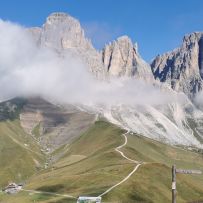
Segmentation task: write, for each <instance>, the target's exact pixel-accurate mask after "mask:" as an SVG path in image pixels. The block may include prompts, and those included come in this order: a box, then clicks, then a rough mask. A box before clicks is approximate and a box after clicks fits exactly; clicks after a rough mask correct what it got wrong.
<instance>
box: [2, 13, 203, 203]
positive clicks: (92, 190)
mask: <svg viewBox="0 0 203 203" xmlns="http://www.w3.org/2000/svg"><path fill="white" fill-rule="evenodd" d="M0 26H1V21H0ZM12 31H13V30H12ZM23 31H24V30H23ZM20 33H21V32H20ZM26 34H28V36H29V37H30V38H31V40H32V42H33V44H34V45H35V46H34V47H35V48H37V50H42V52H41V51H40V52H39V53H40V54H41V55H43V51H45V53H46V54H47V53H48V52H47V50H48V51H50V52H51V53H52V54H50V55H49V54H47V55H46V54H45V55H46V58H47V57H48V60H50V63H42V65H41V64H40V63H36V64H35V63H34V65H33V67H34V70H35V69H37V68H38V65H39V64H40V65H41V66H42V69H44V68H45V71H42V72H41V71H40V70H41V69H40V68H39V69H37V71H36V72H35V71H33V69H29V63H32V62H33V61H32V57H33V58H35V56H31V57H28V58H26V59H25V61H24V60H23V65H22V64H21V63H20V65H19V64H18V61H20V58H19V57H18V56H20V57H22V56H26V55H23V54H22V55H21V54H20V55H17V57H15V64H14V65H16V64H17V65H16V66H15V68H16V69H14V70H15V73H17V76H19V75H20V74H19V73H22V72H23V73H24V75H25V78H26V83H25V84H26V88H27V89H26V90H27V91H28V90H29V87H28V86H29V84H30V83H31V84H32V83H33V81H34V82H36V81H37V82H38V83H39V86H38V85H37V88H36V89H37V90H35V91H36V92H37V93H40V91H38V89H40V88H41V89H43V91H42V92H43V94H41V95H40V94H39V95H38V94H36V92H35V91H31V93H30V92H29V91H28V92H29V94H26V93H27V92H26V93H25V94H24V95H23V96H22V95H21V94H19V97H17V98H16V97H15V98H11V99H9V100H7V101H3V102H0V177H1V178H0V187H2V188H3V187H5V186H6V184H7V183H8V182H9V181H12V182H13V181H15V182H16V183H21V182H23V184H24V185H23V190H21V191H20V192H19V193H17V194H15V195H7V194H5V193H3V192H1V191H0V202H4V203H5V202H6V203H13V202H15V203H22V202H24V203H30V202H41V203H54V202H55V203H63V202H70V203H73V202H76V199H77V197H78V196H79V195H80V196H81V195H84V196H99V195H100V196H101V194H105V195H104V196H102V202H121V201H123V202H129V203H130V202H133V203H135V202H139V203H141V202H146V203H155V202H160V203H161V202H164V203H169V202H171V166H172V165H173V164H176V166H177V167H180V168H188V169H191V168H194V167H195V169H199V170H203V163H202V154H203V127H202V126H203V109H202V105H201V102H202V101H201V95H202V93H201V92H202V87H203V85H202V84H203V82H202V79H203V72H202V71H203V37H202V36H203V33H200V32H194V33H192V34H189V35H186V36H185V37H184V38H183V43H182V45H181V47H180V48H177V49H175V50H173V51H171V52H167V53H165V54H163V55H159V56H157V57H155V58H154V59H153V60H152V61H151V63H150V64H149V63H147V62H146V61H144V60H143V58H142V57H141V56H140V54H139V52H138V45H137V43H133V42H132V40H131V39H130V38H129V37H128V36H121V37H119V38H117V39H116V40H114V41H113V42H110V43H108V44H106V45H105V46H104V48H103V49H102V50H96V49H95V48H94V46H93V45H92V43H91V40H89V39H88V38H87V37H86V36H85V31H84V30H83V28H82V27H81V25H80V22H79V21H78V20H77V19H75V18H73V17H72V16H70V15H69V14H66V13H59V12H57V13H52V14H51V15H50V16H48V17H47V19H46V21H45V23H44V24H43V25H42V27H33V28H26ZM24 37H25V36H24ZM18 39H21V38H18ZM22 40H24V39H22ZM26 40H27V39H26ZM14 41H15V38H14ZM12 43H13V41H12ZM18 45H20V44H18ZM14 47H15V46H14ZM30 47H32V46H28V49H26V51H30V52H31V48H30ZM6 50H7V49H6ZM17 50H19V52H20V49H19V47H17ZM12 51H13V50H12ZM26 51H25V52H26ZM31 53H32V52H31ZM37 53H38V52H37ZM53 53H54V54H53ZM12 54H13V53H12ZM29 54H30V53H29ZM40 54H38V55H40ZM30 55H32V54H30ZM38 55H37V57H36V58H37V60H38V59H39V60H41V57H39V56H38ZM41 55H40V56H41ZM14 56H15V54H14ZM55 56H57V60H56V63H54V66H56V67H55V68H56V69H53V67H52V66H53V65H52V64H51V62H53V61H54V60H52V59H51V58H49V57H55ZM67 56H68V57H67ZM38 57H39V58H38ZM10 58H11V57H10V55H9V59H10ZM42 58H43V56H42ZM71 59H75V60H76V61H79V62H80V63H76V65H75V66H73V67H74V68H75V69H77V68H78V70H77V71H75V72H76V74H78V75H79V76H78V77H76V78H75V77H74V75H72V74H71V71H73V68H72V67H71V66H72V65H71V64H72V63H74V60H71ZM64 60H65V61H66V63H63V65H64V64H65V68H66V69H67V71H64V72H63V70H64V69H63V68H62V69H60V64H59V63H60V62H59V61H64ZM34 62H35V61H34ZM54 62H55V61H54ZM6 63H7V61H6V60H5V61H4V65H5V64H6ZM11 64H12V63H11ZM44 64H45V65H46V66H47V67H45V65H44ZM81 64H82V66H80V65H81ZM21 65H22V67H23V68H22V70H21V69H20V70H18V68H21ZM49 65H50V66H49ZM57 65H58V66H57ZM66 66H67V67H66ZM79 66H80V67H79ZM81 68H83V69H85V70H84V71H83V70H82V69H81ZM27 69H28V72H29V71H30V72H31V74H25V72H26V70H27ZM3 70H4V69H3ZM11 70H13V69H11ZM49 70H50V72H49ZM53 70H54V71H53ZM52 71H53V72H54V74H56V77H57V76H58V75H57V74H58V71H61V72H62V74H64V75H63V76H64V77H62V79H61V77H59V78H60V79H61V80H63V79H64V78H65V82H66V80H71V83H70V84H71V85H72V86H71V87H70V88H72V89H73V90H72V91H67V89H66V88H64V86H63V85H60V84H59V83H60V82H61V83H64V81H60V80H57V79H56V81H55V75H53V76H51V75H52V73H51V72H52ZM80 71H81V72H80ZM2 73H4V74H5V73H6V71H5V70H4V72H2ZM42 73H43V74H42ZM86 73H88V76H89V75H90V76H91V77H90V78H91V80H92V81H93V82H92V81H91V82H89V84H88V85H85V82H87V81H86V80H84V81H85V82H83V83H80V81H79V80H82V81H83V77H86V75H85V74H86ZM68 74H70V76H68ZM14 75H15V74H14ZM38 75H40V80H32V77H33V78H34V77H37V76H38ZM12 76H13V75H12ZM27 76H29V77H28V78H27ZM6 77H8V78H9V74H8V75H6ZM49 77H50V78H51V79H50V80H49V81H51V84H52V85H51V88H50V86H49V85H48V86H47V87H46V88H44V87H43V85H44V86H46V82H47V80H46V78H49ZM13 78H14V79H13V81H12V82H13V84H16V83H15V77H13ZM19 78H20V79H22V77H19ZM19 78H18V80H17V81H18V85H19V83H20V82H22V81H19ZM41 78H42V80H41ZM88 79H89V77H88ZM4 80H5V81H7V80H6V79H5V78H4ZM9 82H10V80H9ZM3 84H6V85H7V83H3ZM20 84H21V83H20ZM22 84H23V82H22ZM64 84H66V85H67V84H69V83H64ZM18 85H17V86H18ZM57 85H58V86H59V87H58V88H56V89H55V86H57ZM78 86H79V87H78ZM83 86H84V87H83ZM92 86H95V87H94V88H92ZM20 87H23V85H22V86H20ZM35 87H36V86H35V85H33V84H32V85H31V89H32V88H34V89H35ZM63 88H64V90H65V91H62V93H63V94H66V95H62V96H59V99H56V100H54V98H55V97H53V95H55V94H56V95H59V94H57V91H60V89H63ZM85 88H89V89H90V91H86V90H85ZM78 89H79V90H78ZM95 89H96V93H95ZM17 90H18V89H17ZM44 90H46V91H45V92H46V94H44ZM56 90H57V91H56ZM66 91H67V92H66ZM33 92H34V93H33ZM50 92H53V93H52V94H49V93H50ZM17 93H18V91H17ZM71 94H72V95H74V94H76V95H77V94H82V95H83V96H82V97H79V99H77V100H76V101H77V102H73V100H71V99H70V100H68V99H67V100H63V97H66V98H71V97H72V95H71ZM8 95H9V94H8ZM17 95H18V94H17ZM43 96H44V97H43ZM56 97H57V96H56ZM60 98H61V99H62V101H60ZM66 101H67V102H66ZM202 182H203V177H202V176H195V175H194V176H193V175H183V174H177V188H178V195H177V201H178V202H181V203H185V202H202V197H203V187H202ZM109 189H110V190H109ZM106 191H107V192H106ZM108 191H109V192H108Z"/></svg>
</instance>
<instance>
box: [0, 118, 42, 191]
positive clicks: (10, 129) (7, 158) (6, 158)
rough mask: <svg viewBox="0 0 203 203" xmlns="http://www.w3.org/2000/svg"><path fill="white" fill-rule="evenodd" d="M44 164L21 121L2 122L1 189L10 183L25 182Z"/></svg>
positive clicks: (0, 133) (38, 150)
mask: <svg viewBox="0 0 203 203" xmlns="http://www.w3.org/2000/svg"><path fill="white" fill-rule="evenodd" d="M42 162H43V155H42V154H41V152H40V149H39V148H38V146H37V144H35V142H34V141H33V139H32V138H31V137H30V136H28V135H26V134H25V132H24V131H23V129H22V128H21V127H20V124H19V120H13V121H8V120H7V121H2V122H0V177H1V178H0V187H3V186H5V185H6V184H8V182H10V181H16V182H21V181H24V180H25V179H26V178H27V177H29V176H30V175H32V174H33V173H34V172H35V171H36V170H37V167H40V164H41V163H42Z"/></svg>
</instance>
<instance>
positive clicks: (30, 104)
mask: <svg viewBox="0 0 203 203" xmlns="http://www.w3.org/2000/svg"><path fill="white" fill-rule="evenodd" d="M94 121H95V115H93V114H89V113H86V112H83V111H80V110H78V109H77V108H76V107H74V106H72V105H66V106H65V107H60V106H57V105H54V104H52V103H49V102H47V101H45V100H43V99H41V98H29V99H26V104H25V105H24V106H23V109H22V111H21V113H20V124H21V126H22V128H23V129H24V130H25V132H27V133H28V134H30V135H32V136H33V137H34V138H36V139H37V140H38V142H39V144H40V146H42V147H43V148H49V150H50V151H52V150H54V149H56V148H58V147H60V146H62V145H64V144H68V143H70V142H71V141H72V140H73V139H75V138H76V137H77V136H79V135H80V134H81V133H83V132H84V131H85V130H87V129H88V128H89V126H90V125H91V124H92V123H93V122H94ZM37 126H38V130H37V131H38V132H37V134H36V132H35V128H36V127H37Z"/></svg>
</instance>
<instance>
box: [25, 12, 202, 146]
mask: <svg viewBox="0 0 203 203" xmlns="http://www.w3.org/2000/svg"><path fill="white" fill-rule="evenodd" d="M28 32H29V33H31V35H32V37H33V39H34V40H35V43H36V44H37V45H38V46H39V47H48V48H50V49H52V50H55V51H56V52H57V53H58V54H59V55H66V54H72V55H73V56H74V57H78V58H79V59H81V60H82V61H83V62H84V63H85V64H86V66H87V67H88V71H89V72H91V73H92V74H93V75H94V76H95V77H96V78H97V79H98V80H111V79H112V78H117V79H120V80H122V79H125V80H126V79H132V80H136V81H137V80H138V81H142V82H144V83H147V84H150V85H152V86H156V87H158V88H160V89H161V91H164V92H170V94H171V95H173V96H174V95H175V96H177V95H178V97H181V98H182V99H181V102H179V101H176V100H174V101H171V102H170V103H169V104H158V105H148V104H144V103H143V105H140V106H141V107H140V106H137V105H136V104H135V105H126V104H118V105H112V106H111V108H109V107H108V108H106V107H102V108H100V106H99V107H98V106H97V105H95V106H93V107H92V106H91V107H90V106H83V107H84V109H85V111H89V110H90V109H91V110H92V109H94V110H93V111H95V113H96V114H97V113H99V114H102V115H103V116H104V117H106V118H107V119H108V120H110V121H111V122H113V123H115V124H117V125H119V126H122V127H123V128H125V129H129V130H131V131H133V132H137V133H139V134H142V135H144V136H147V137H149V138H153V139H156V140H161V141H164V142H167V143H171V144H178V145H187V146H196V147H200V148H202V139H203V134H202V132H203V131H202V130H203V128H202V127H201V125H202V121H201V120H202V118H203V112H202V111H201V108H199V106H197V104H196V103H195V98H196V95H198V94H199V92H201V90H202V84H203V83H202V70H203V65H202V64H203V38H202V36H203V33H200V32H195V33H192V34H189V35H186V36H184V38H183V43H182V45H181V47H180V48H177V49H175V50H173V51H171V52H167V53H165V54H163V55H159V56H157V57H155V58H154V59H153V60H152V62H151V64H149V63H147V62H146V61H144V60H143V59H142V57H141V56H140V54H139V52H138V45H137V43H135V44H133V42H132V40H131V39H130V38H129V37H128V36H121V37H119V38H118V39H116V40H115V41H113V42H110V43H109V44H107V45H105V47H104V48H103V49H102V50H101V51H98V50H96V49H95V48H94V47H93V45H92V43H91V41H90V40H89V39H87V38H86V36H85V32H84V30H83V29H82V27H81V25H80V22H79V21H78V20H77V19H75V18H73V17H71V16H70V15H68V14H66V13H52V14H51V15H50V16H48V17H47V19H46V22H45V23H44V24H43V26H42V27H34V28H29V29H28ZM67 68H68V67H67Z"/></svg>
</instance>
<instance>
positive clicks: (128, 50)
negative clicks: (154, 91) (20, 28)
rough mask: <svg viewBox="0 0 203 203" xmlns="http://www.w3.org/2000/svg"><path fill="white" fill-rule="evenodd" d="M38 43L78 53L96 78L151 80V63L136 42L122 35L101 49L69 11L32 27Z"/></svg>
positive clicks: (64, 52) (60, 51) (62, 51)
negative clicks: (87, 35)
mask: <svg viewBox="0 0 203 203" xmlns="http://www.w3.org/2000/svg"><path fill="white" fill-rule="evenodd" d="M29 32H30V33H31V34H32V36H33V39H34V40H35V42H36V43H37V44H38V45H39V46H42V47H48V48H51V49H54V50H56V51H57V52H58V53H62V54H66V52H69V53H71V54H75V56H77V57H78V58H80V59H83V61H84V62H85V63H86V64H87V66H88V67H89V68H90V71H91V72H92V73H94V75H96V77H97V78H102V79H106V78H107V77H108V76H116V77H122V76H126V77H136V78H144V79H146V80H152V79H153V75H152V73H151V69H150V66H149V64H147V63H146V62H145V61H144V60H143V59H142V58H141V57H140V55H139V53H138V50H137V45H136V44H134V45H133V43H132V41H131V40H130V38H128V37H127V36H122V37H119V38H118V39H117V40H116V41H114V42H112V43H110V44H108V45H106V46H105V48H104V49H103V50H102V51H101V52H98V51H97V50H96V49H95V48H94V47H93V46H92V44H91V42H90V40H89V39H87V38H86V37H85V34H84V30H83V29H82V28H81V25H80V23H79V21H78V20H77V19H75V18H73V17H71V16H70V15H68V14H66V13H52V14H51V15H50V16H48V17H47V19H46V22H45V24H44V25H43V26H42V28H37V27H35V28H30V29H29Z"/></svg>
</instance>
